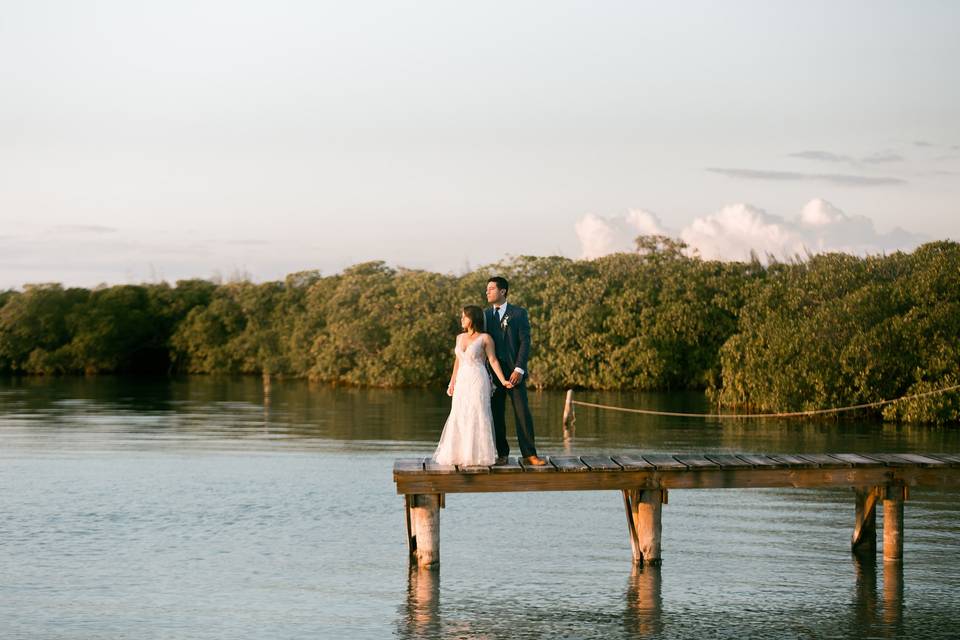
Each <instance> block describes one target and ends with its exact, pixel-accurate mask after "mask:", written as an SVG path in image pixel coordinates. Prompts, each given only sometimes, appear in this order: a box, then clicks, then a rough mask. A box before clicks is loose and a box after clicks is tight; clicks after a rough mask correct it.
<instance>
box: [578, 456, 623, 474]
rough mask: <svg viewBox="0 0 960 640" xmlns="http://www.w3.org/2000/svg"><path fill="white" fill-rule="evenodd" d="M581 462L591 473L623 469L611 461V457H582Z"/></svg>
mask: <svg viewBox="0 0 960 640" xmlns="http://www.w3.org/2000/svg"><path fill="white" fill-rule="evenodd" d="M580 460H581V462H583V464H585V465H587V466H588V467H590V470H591V471H621V470H622V467H621V466H620V465H618V464H617V463H616V462H614V461H613V460H611V459H610V456H580Z"/></svg>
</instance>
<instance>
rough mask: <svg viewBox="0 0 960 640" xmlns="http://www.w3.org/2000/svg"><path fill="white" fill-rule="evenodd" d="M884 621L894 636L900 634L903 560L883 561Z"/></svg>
mask: <svg viewBox="0 0 960 640" xmlns="http://www.w3.org/2000/svg"><path fill="white" fill-rule="evenodd" d="M884 526H886V523H884ZM883 622H884V625H886V627H887V630H888V631H890V632H891V634H892V636H893V637H899V636H900V633H899V632H900V626H901V623H902V622H903V562H900V561H898V560H893V561H887V560H884V563H883Z"/></svg>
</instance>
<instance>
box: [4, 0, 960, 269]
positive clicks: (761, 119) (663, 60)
mask: <svg viewBox="0 0 960 640" xmlns="http://www.w3.org/2000/svg"><path fill="white" fill-rule="evenodd" d="M0 10H2V11H0V16H2V17H0V78H3V82H2V83H0V287H4V288H5V287H20V286H22V285H23V284H25V283H36V282H62V283H65V284H68V285H80V286H95V285H97V284H99V283H107V284H119V283H137V282H157V281H162V280H165V281H169V282H173V281H175V280H177V279H181V278H191V277H202V278H221V279H231V278H237V277H249V278H251V279H254V280H257V281H262V280H267V279H278V278H282V277H283V276H284V275H285V274H287V273H292V272H296V271H301V270H306V269H318V270H320V271H321V273H323V274H331V273H336V272H338V271H340V270H342V269H343V268H345V267H347V266H349V265H351V264H356V263H358V262H364V261H368V260H385V261H386V262H387V263H388V264H391V265H393V266H397V267H407V268H416V269H429V270H433V271H440V272H451V273H462V272H465V271H466V270H469V269H473V268H477V267H479V266H481V265H486V264H490V263H493V262H495V261H497V260H501V259H504V258H508V257H510V256H517V255H562V256H567V257H569V258H578V259H579V258H594V257H597V256H600V255H604V254H605V253H609V252H612V251H626V250H630V249H631V247H632V240H633V238H634V237H636V235H639V234H640V233H666V234H668V235H672V236H675V237H679V238H681V239H683V240H684V241H685V242H687V244H688V245H690V247H691V251H694V250H695V251H696V252H697V253H698V254H700V255H702V256H703V257H707V258H719V259H727V260H733V259H743V258H745V257H746V256H748V255H749V253H750V251H754V252H756V253H758V254H759V255H761V256H767V255H773V256H784V257H786V256H791V255H796V254H797V253H804V252H807V253H816V252H819V251H831V250H839V251H850V252H854V253H859V254H865V253H881V252H891V251H895V250H898V249H903V250H910V249H912V248H913V247H915V246H917V245H918V244H920V243H922V242H926V241H929V240H939V239H960V206H958V205H960V82H957V81H956V80H957V63H958V61H960V3H957V2H952V1H923V0H915V1H911V2H886V1H882V0H881V1H869V2H867V1H864V2H852V1H843V0H835V1H831V2H819V1H816V0H806V1H804V2H777V1H771V0H766V1H762V2H750V1H742V2H723V3H719V2H676V3H665V2H639V1H638V2H603V1H599V2H598V1H596V0H594V1H590V2H565V1H563V0H557V1H551V2H542V1H538V2H525V1H522V0H514V1H511V2H496V1H488V2H483V3H459V2H446V1H442V2H431V1H418V2H396V1H395V2H364V1H361V0H358V1H357V2H349V3H348V2H319V1H315V0H310V1H281V0H271V1H270V2H265V1H264V2H259V1H249V0H230V1H229V2H227V1H219V0H218V1H209V0H206V1H205V0H190V1H183V0H165V2H140V1H138V0H102V1H99V2H67V1H63V0H61V1H47V0H30V1H25V0H0Z"/></svg>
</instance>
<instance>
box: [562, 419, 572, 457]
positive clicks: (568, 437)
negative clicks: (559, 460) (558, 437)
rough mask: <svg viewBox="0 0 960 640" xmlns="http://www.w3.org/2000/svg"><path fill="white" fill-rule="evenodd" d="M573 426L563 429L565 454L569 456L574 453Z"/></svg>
mask: <svg viewBox="0 0 960 640" xmlns="http://www.w3.org/2000/svg"><path fill="white" fill-rule="evenodd" d="M573 435H574V433H573V425H570V426H569V427H564V428H563V452H564V453H566V454H567V455H570V454H571V453H573Z"/></svg>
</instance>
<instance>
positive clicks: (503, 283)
mask: <svg viewBox="0 0 960 640" xmlns="http://www.w3.org/2000/svg"><path fill="white" fill-rule="evenodd" d="M491 282H496V283H497V289H503V290H504V291H506V292H507V293H510V283H509V282H507V279H506V278H501V277H500V276H493V277H492V278H490V279H489V280H487V284H490V283H491Z"/></svg>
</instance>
